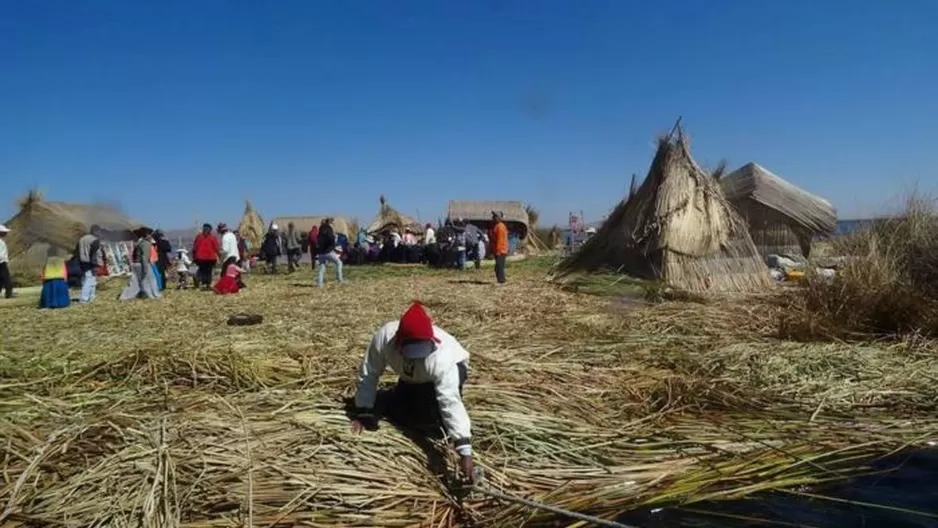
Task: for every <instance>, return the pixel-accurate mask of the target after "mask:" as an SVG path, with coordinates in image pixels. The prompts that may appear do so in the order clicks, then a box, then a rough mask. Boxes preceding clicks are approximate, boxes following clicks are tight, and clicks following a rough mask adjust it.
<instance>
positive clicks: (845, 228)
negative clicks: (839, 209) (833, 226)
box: [837, 219, 873, 235]
mask: <svg viewBox="0 0 938 528" xmlns="http://www.w3.org/2000/svg"><path fill="white" fill-rule="evenodd" d="M872 223H873V220H872V219H859V220H838V221H837V234H838V235H849V234H850V233H855V232H857V231H859V230H861V229H863V228H865V227H867V226H869V225H870V224H872Z"/></svg>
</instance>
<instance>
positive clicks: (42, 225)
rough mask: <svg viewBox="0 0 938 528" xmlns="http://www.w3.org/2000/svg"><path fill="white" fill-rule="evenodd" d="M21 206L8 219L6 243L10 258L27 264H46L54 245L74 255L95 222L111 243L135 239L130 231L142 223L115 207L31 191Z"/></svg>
mask: <svg viewBox="0 0 938 528" xmlns="http://www.w3.org/2000/svg"><path fill="white" fill-rule="evenodd" d="M19 207H20V210H19V212H17V213H16V215H14V216H13V218H11V219H9V220H7V221H6V222H5V224H6V226H7V227H9V228H10V234H9V235H7V238H6V243H7V248H8V250H9V252H10V257H11V258H13V259H14V260H18V261H19V262H20V263H24V264H40V263H42V262H43V261H44V260H45V258H46V254H47V252H48V251H49V248H50V247H51V248H54V249H55V251H57V252H58V253H59V254H63V255H64V254H71V253H72V251H74V249H75V245H76V244H77V243H78V239H79V238H81V237H82V235H84V234H86V233H88V231H89V230H90V229H91V226H92V225H98V226H99V227H101V229H102V238H103V239H104V240H106V241H109V242H123V241H129V240H133V238H134V237H133V234H132V233H131V232H130V231H131V230H133V229H136V228H137V227H140V226H141V225H142V224H141V223H140V222H137V221H135V220H133V219H131V218H130V217H128V216H126V215H125V214H123V213H122V212H120V211H118V210H117V209H116V208H114V207H111V206H107V205H86V204H73V203H65V202H50V201H45V200H43V199H42V196H41V194H40V193H39V192H38V191H30V192H29V194H27V195H26V197H25V198H23V199H22V200H20V202H19Z"/></svg>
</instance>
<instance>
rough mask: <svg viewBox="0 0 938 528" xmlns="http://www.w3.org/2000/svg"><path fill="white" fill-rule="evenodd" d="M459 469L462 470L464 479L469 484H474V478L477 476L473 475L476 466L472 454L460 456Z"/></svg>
mask: <svg viewBox="0 0 938 528" xmlns="http://www.w3.org/2000/svg"><path fill="white" fill-rule="evenodd" d="M459 470H460V471H461V472H462V476H463V479H464V480H465V481H466V483H467V484H470V485H471V484H474V482H473V480H475V477H474V476H473V473H474V471H473V470H474V467H473V465H472V456H461V457H459Z"/></svg>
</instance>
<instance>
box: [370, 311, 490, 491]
mask: <svg viewBox="0 0 938 528" xmlns="http://www.w3.org/2000/svg"><path fill="white" fill-rule="evenodd" d="M386 367H391V370H393V371H394V372H395V373H396V374H397V375H398V376H399V379H398V382H397V387H396V388H395V394H394V400H393V406H392V408H391V410H392V412H394V411H396V413H397V414H402V415H405V416H407V417H418V420H419V419H422V418H424V417H426V418H431V420H432V421H433V422H440V421H442V422H443V426H444V427H445V429H446V433H447V435H448V436H449V437H450V438H452V439H453V440H454V442H453V444H454V447H455V449H456V452H457V453H459V468H460V470H461V472H462V474H463V477H464V478H466V479H468V480H470V481H471V479H472V476H473V475H472V473H473V471H472V470H473V465H472V442H471V438H472V432H471V424H470V421H469V413H468V412H466V406H465V405H464V404H463V401H462V388H463V385H464V384H465V382H466V380H467V379H468V377H469V368H468V367H469V352H467V351H466V349H465V348H463V346H462V345H461V344H459V341H457V340H456V338H454V337H453V336H451V335H450V334H448V333H446V332H445V331H443V329H441V328H439V327H438V326H436V325H434V324H433V321H432V320H431V319H430V316H429V315H428V314H427V312H426V310H424V308H423V306H422V305H421V304H420V303H418V302H415V303H413V305H411V306H410V308H408V309H407V311H406V312H404V314H403V315H402V316H401V319H400V321H391V322H389V323H386V324H385V325H384V326H382V327H381V329H380V330H378V333H377V334H376V335H375V336H374V338H372V340H371V344H370V345H369V346H368V349H367V350H366V351H365V359H364V360H363V361H362V365H361V367H360V368H359V370H358V379H357V381H358V383H357V390H356V391H355V407H356V414H355V418H354V419H353V420H352V424H351V429H352V432H353V433H355V434H358V433H361V432H362V430H363V429H364V428H365V423H364V422H366V421H369V422H373V420H374V415H373V412H374V410H373V409H374V406H375V399H376V398H377V392H378V380H379V379H380V378H381V374H382V373H383V372H384V370H385V368H386ZM418 423H419V422H418Z"/></svg>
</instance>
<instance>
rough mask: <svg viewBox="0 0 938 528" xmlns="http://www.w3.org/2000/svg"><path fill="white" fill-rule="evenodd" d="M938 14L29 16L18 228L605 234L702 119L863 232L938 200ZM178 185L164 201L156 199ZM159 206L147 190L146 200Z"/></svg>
mask: <svg viewBox="0 0 938 528" xmlns="http://www.w3.org/2000/svg"><path fill="white" fill-rule="evenodd" d="M936 22H938V2H936V1H934V0H902V1H901V2H885V1H881V0H875V1H869V0H862V1H850V2H847V1H839V0H812V1H808V0H798V1H788V2H769V1H759V0H727V1H718V0H696V1H669V2H634V1H627V0H607V1H605V0H576V1H574V0H569V1H556V0H527V1H521V0H487V1H486V0H474V1H468V0H466V1H447V0H426V1H405V0H383V1H378V0H374V1H368V0H360V1H359V0H354V1H345V0H343V1H338V0H336V1H325V0H321V1H320V0H303V1H299V0H297V1H287V0H278V1H275V2H261V1H215V0H198V1H190V0H187V1H167V0H160V1H153V2H142V1H125V0H121V1H117V0H115V1H92V0H81V1H74V0H63V1H46V0H35V1H20V2H17V1H7V2H3V3H2V4H0V181H2V184H0V188H2V195H0V217H2V218H7V217H9V216H10V215H12V214H13V212H14V207H15V206H14V200H15V199H16V197H17V196H19V195H21V194H23V193H24V192H25V191H26V190H27V189H29V188H30V187H33V186H39V187H40V188H42V189H44V190H45V191H46V194H47V196H48V197H50V198H51V199H57V200H69V201H84V202H87V201H106V202H116V203H119V204H120V205H121V206H122V207H123V208H124V209H125V210H126V211H127V212H128V213H129V214H131V215H132V216H134V217H136V218H139V219H140V220H143V221H145V222H150V223H153V224H156V225H159V226H163V227H166V228H173V227H184V226H188V225H191V224H192V222H193V221H195V219H196V218H198V219H199V220H200V221H201V220H205V221H210V222H216V221H219V220H224V221H228V222H236V221H237V219H238V218H239V217H240V214H241V211H242V208H243V200H244V198H246V197H250V198H251V199H252V200H253V201H254V202H255V204H256V206H257V207H258V209H259V210H260V211H261V212H262V213H263V214H264V215H265V216H267V217H270V216H275V215H281V214H315V213H324V212H331V213H339V214H346V215H348V216H356V217H358V218H359V219H361V220H362V221H368V220H370V219H371V218H372V217H373V215H374V213H375V212H376V210H377V206H378V195H379V194H380V193H385V194H386V195H387V196H388V199H389V201H390V202H391V203H392V205H394V206H396V207H397V208H399V209H401V210H403V211H405V212H409V213H411V214H417V211H418V210H419V213H420V216H421V218H422V219H424V220H431V219H433V220H435V219H436V218H437V217H438V216H439V215H441V214H442V213H443V211H444V210H445V205H446V202H447V201H448V200H449V199H451V198H464V199H483V198H496V199H499V198H500V199H520V200H524V201H526V202H529V203H532V204H534V205H535V206H536V207H538V208H540V209H541V210H542V214H543V216H544V218H545V219H546V220H547V221H558V222H565V221H566V215H567V213H568V212H569V211H571V210H580V209H582V210H584V211H586V213H587V219H591V218H597V217H599V216H601V215H603V214H604V213H605V212H606V211H607V210H608V209H609V208H610V207H611V206H613V205H614V204H615V203H616V202H617V201H618V200H619V199H620V198H621V197H622V195H623V194H624V193H625V192H626V190H627V188H628V183H629V176H630V174H631V173H633V172H637V173H639V174H640V175H644V173H645V171H646V170H647V166H648V163H649V161H650V159H651V155H652V142H653V138H654V136H655V135H656V134H658V133H659V132H662V131H665V130H667V129H668V128H669V127H670V126H671V125H672V123H673V121H674V119H675V118H676V117H677V116H679V115H682V116H684V121H685V124H686V126H687V130H688V132H689V133H690V135H691V137H692V139H693V143H692V145H693V147H694V154H695V156H696V157H697V159H698V161H699V162H701V163H702V164H704V165H714V164H716V162H718V161H719V160H720V159H721V158H727V159H728V160H729V162H730V166H731V168H735V167H736V166H739V165H742V164H743V163H745V162H747V161H750V160H755V161H758V162H759V163H761V164H763V165H765V166H766V167H768V168H770V169H771V170H773V171H775V172H776V173H778V174H780V175H782V176H783V177H786V178H788V179H789V180H791V181H792V182H794V183H796V184H798V185H800V186H802V187H804V188H806V189H808V190H809V191H812V192H815V193H817V194H820V195H822V196H824V197H827V198H828V199H830V200H831V201H832V202H834V203H835V205H837V206H838V209H839V210H840V214H841V217H844V218H846V217H854V216H863V215H867V214H870V213H873V212H877V211H879V210H880V209H882V208H883V206H884V203H886V202H887V201H888V200H889V199H890V198H892V197H894V196H896V195H897V194H900V193H902V192H903V191H905V190H907V189H908V188H909V187H910V186H912V185H913V184H918V186H919V187H924V188H926V189H935V188H938V173H936V171H935V168H934V162H933V159H934V158H935V155H936V154H935V147H936V146H938V30H936V29H935V24H936ZM153 184H157V185H153ZM147 185H148V186H147Z"/></svg>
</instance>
